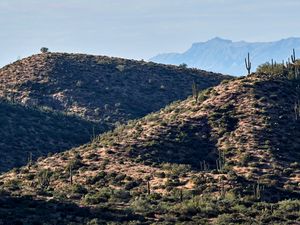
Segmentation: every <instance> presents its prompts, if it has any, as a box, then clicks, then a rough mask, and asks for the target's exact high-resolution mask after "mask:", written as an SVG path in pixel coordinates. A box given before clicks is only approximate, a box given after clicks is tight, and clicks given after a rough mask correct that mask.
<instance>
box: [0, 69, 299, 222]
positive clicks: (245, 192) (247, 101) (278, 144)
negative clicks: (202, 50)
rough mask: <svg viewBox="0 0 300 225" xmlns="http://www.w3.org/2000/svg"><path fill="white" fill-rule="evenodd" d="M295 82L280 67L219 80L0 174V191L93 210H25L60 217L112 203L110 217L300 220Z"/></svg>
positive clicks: (137, 219)
mask: <svg viewBox="0 0 300 225" xmlns="http://www.w3.org/2000/svg"><path fill="white" fill-rule="evenodd" d="M298 85H299V81H298V80H297V79H295V78H290V77H287V76H286V75H283V74H278V75H275V74H274V75H268V74H262V73H257V74H252V75H250V76H247V77H243V78H239V79H235V80H231V81H224V82H222V84H220V85H219V86H217V87H214V88H210V89H208V90H205V91H203V92H201V93H200V94H199V95H194V96H192V97H190V98H188V99H186V100H184V101H180V102H176V103H173V104H172V105H170V106H168V107H166V108H164V109H162V110H160V111H159V112H156V113H152V114H150V115H148V116H146V117H144V118H142V119H139V120H135V121H131V122H129V123H128V124H127V125H124V126H119V127H117V128H116V129H115V130H114V131H112V132H107V133H105V134H103V135H101V136H99V137H98V138H96V139H95V140H94V141H93V142H91V143H90V144H86V145H84V146H81V147H79V148H75V149H72V150H70V151H68V152H64V153H59V154H55V155H53V156H51V157H48V158H45V159H39V160H38V162H37V163H36V164H33V165H28V166H27V167H22V168H20V169H18V170H14V171H11V172H9V173H6V174H4V175H2V176H1V177H0V179H1V181H2V183H1V189H2V193H3V195H4V196H7V195H8V196H11V197H13V198H17V199H19V196H22V198H21V200H22V201H24V199H23V198H24V197H25V196H27V201H29V202H30V201H42V202H43V201H44V203H45V204H47V203H48V202H49V204H50V203H51V204H57V203H55V202H57V201H58V202H59V203H60V204H70V203H72V204H75V205H74V207H75V208H74V210H75V211H76V210H77V209H76V206H78V207H82V208H83V209H85V208H86V207H87V208H89V209H90V210H89V213H92V215H91V214H86V216H85V215H77V216H75V215H71V216H70V219H67V218H65V217H61V216H59V217H56V219H55V218H53V217H51V215H48V216H43V217H42V218H41V217H40V216H39V215H38V214H37V213H36V212H34V213H32V214H30V216H34V218H35V219H37V220H38V221H60V222H61V224H64V223H65V224H67V223H68V222H70V221H73V222H75V223H76V222H77V223H101V222H109V221H110V222H111V221H114V217H113V215H114V214H113V213H114V212H113V210H121V211H120V212H119V215H124V214H126V213H127V214H126V215H128V216H127V217H126V218H117V217H116V220H118V221H119V222H124V223H126V222H129V221H131V222H132V223H133V221H135V223H136V224H141V223H142V224H151V223H152V224H153V223H156V224H172V223H175V222H178V221H180V222H182V223H187V224H209V223H211V224H230V223H234V224H249V223H254V224H255V223H257V224H259V223H260V224H270V223H272V224H293V223H299V222H300V214H299V208H300V201H299V198H300V187H299V179H300V164H299V161H300V154H299V153H300V151H299V150H300V129H299V128H300V122H299V119H298V118H297V116H296V113H298V111H297V110H299V105H298V106H297V107H298V108H297V107H295V103H296V104H298V103H297V101H299V90H298V89H297V87H298ZM295 108H297V110H296V111H295ZM295 112H296V113H295ZM287 199H288V200H287ZM28 204H29V205H30V203H28ZM64 207H67V206H64ZM25 208H26V207H25ZM17 209H18V210H20V211H18V213H19V214H20V215H22V216H21V217H19V218H22V217H23V221H26V220H27V219H28V218H29V216H28V215H27V214H22V212H23V211H24V209H19V207H17ZM59 209H61V208H60V207H59ZM26 210H28V209H27V208H26ZM7 211H9V210H8V209H7V208H3V207H2V208H1V209H0V213H2V214H3V215H10V214H7ZM56 212H57V213H59V212H60V211H59V210H57V211H56ZM99 212H101V213H102V214H103V213H104V214H105V215H106V216H105V217H99V216H97V215H99V214H97V213H99ZM93 213H94V214H93ZM122 213H123V214H122ZM60 215H61V214H60ZM115 222H116V221H115ZM50 223H51V222H50Z"/></svg>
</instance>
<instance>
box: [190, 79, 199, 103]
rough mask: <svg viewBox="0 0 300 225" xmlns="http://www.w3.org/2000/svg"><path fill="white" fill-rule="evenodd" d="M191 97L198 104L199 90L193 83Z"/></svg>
mask: <svg viewBox="0 0 300 225" xmlns="http://www.w3.org/2000/svg"><path fill="white" fill-rule="evenodd" d="M192 91H193V97H194V98H195V101H196V103H197V102H198V95H199V90H198V86H197V84H196V83H195V81H194V82H193V84H192Z"/></svg>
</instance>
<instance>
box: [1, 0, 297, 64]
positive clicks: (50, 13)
mask: <svg viewBox="0 0 300 225" xmlns="http://www.w3.org/2000/svg"><path fill="white" fill-rule="evenodd" d="M299 9H300V1H299V0H1V1H0V27H1V32H0V66H4V65H6V64H8V63H11V62H13V61H15V60H17V59H20V58H23V57H26V56H29V55H32V54H36V53H38V52H39V50H40V48H41V47H44V46H45V47H48V48H49V50H50V51H53V52H73V53H88V54H96V55H109V56H117V57H124V58H131V59H145V60H147V59H149V58H151V57H152V56H155V55H157V54H159V53H166V52H183V51H185V50H187V49H188V48H189V47H190V46H191V45H192V43H195V42H200V41H206V40H208V39H211V38H214V37H216V36H218V37H222V38H226V39H231V40H234V41H240V40H245V41H274V40H279V39H282V38H287V37H299V36H300V34H299V32H300V23H299V21H300V13H299Z"/></svg>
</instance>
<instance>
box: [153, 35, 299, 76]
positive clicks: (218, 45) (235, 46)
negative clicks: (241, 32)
mask: <svg viewBox="0 0 300 225" xmlns="http://www.w3.org/2000/svg"><path fill="white" fill-rule="evenodd" d="M293 48H295V50H296V53H297V52H298V53H299V54H300V38H287V39H282V40H279V41H274V42H253V43H252V42H251V43H250V42H245V41H238V42H233V41H231V40H226V39H222V38H219V37H216V38H213V39H211V40H208V41H206V42H199V43H194V44H193V45H192V47H191V48H190V49H188V50H187V51H186V52H183V53H166V54H159V55H157V56H155V57H153V58H151V59H150V61H153V62H158V63H164V64H173V65H180V64H182V63H185V64H187V65H188V66H189V67H195V68H201V69H203V70H209V71H214V72H221V73H226V74H230V75H236V76H241V75H245V74H246V69H245V65H244V58H245V56H246V55H247V53H248V52H249V53H250V58H251V61H252V71H254V70H255V69H256V67H257V66H258V65H260V64H262V63H265V62H267V61H271V60H272V59H273V60H274V61H277V62H282V60H287V59H288V58H289V57H290V55H291V52H292V49H293Z"/></svg>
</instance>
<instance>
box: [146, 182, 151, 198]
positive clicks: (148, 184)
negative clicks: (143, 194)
mask: <svg viewBox="0 0 300 225" xmlns="http://www.w3.org/2000/svg"><path fill="white" fill-rule="evenodd" d="M147 194H148V195H150V194H151V187H150V182H149V181H147Z"/></svg>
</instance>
